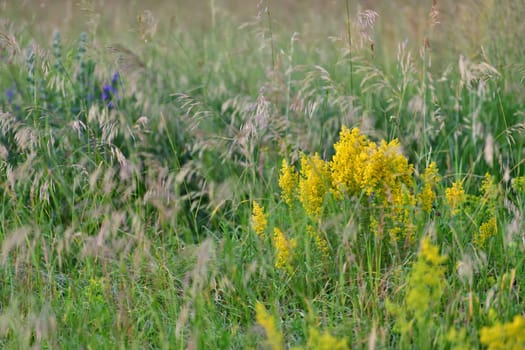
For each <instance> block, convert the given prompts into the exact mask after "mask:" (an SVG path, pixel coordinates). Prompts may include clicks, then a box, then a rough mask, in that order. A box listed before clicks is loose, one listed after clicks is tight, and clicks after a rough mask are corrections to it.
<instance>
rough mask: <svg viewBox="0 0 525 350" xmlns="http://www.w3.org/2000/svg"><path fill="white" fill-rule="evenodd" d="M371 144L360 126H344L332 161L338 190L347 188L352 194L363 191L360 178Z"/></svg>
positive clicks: (331, 166) (331, 164) (332, 169)
mask: <svg viewBox="0 0 525 350" xmlns="http://www.w3.org/2000/svg"><path fill="white" fill-rule="evenodd" d="M369 144H370V141H368V140H367V138H366V136H364V135H362V134H361V132H360V131H359V129H358V128H353V129H352V130H351V131H350V130H349V129H348V128H347V127H346V126H343V127H342V129H341V132H340V134H339V141H338V142H337V143H335V144H334V149H335V154H334V156H333V157H332V161H331V162H330V169H331V172H332V179H333V182H334V185H335V186H336V188H337V189H338V190H345V191H348V192H349V193H350V194H359V193H360V192H361V185H360V181H359V179H361V178H362V173H363V170H364V167H365V163H366V160H367V158H368V156H367V154H366V153H365V152H364V151H365V149H366V148H367V146H368V145H369ZM372 145H373V143H372Z"/></svg>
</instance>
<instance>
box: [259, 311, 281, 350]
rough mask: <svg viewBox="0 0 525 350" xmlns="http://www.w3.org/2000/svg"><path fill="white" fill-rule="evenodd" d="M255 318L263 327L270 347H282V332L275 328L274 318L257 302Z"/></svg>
mask: <svg viewBox="0 0 525 350" xmlns="http://www.w3.org/2000/svg"><path fill="white" fill-rule="evenodd" d="M255 320H256V321H257V323H258V324H260V325H261V326H262V327H263V328H264V331H265V332H266V338H267V339H268V340H267V342H268V345H269V346H270V349H272V350H280V349H283V348H284V347H283V344H284V343H283V334H282V333H281V332H280V331H279V330H278V329H277V326H276V324H275V318H274V317H273V316H272V315H271V314H270V313H269V312H268V310H266V308H265V307H264V305H263V304H261V303H259V302H258V303H257V304H256V305H255Z"/></svg>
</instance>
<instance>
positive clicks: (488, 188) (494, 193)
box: [481, 173, 499, 211]
mask: <svg viewBox="0 0 525 350" xmlns="http://www.w3.org/2000/svg"><path fill="white" fill-rule="evenodd" d="M481 192H482V193H483V197H482V204H483V206H485V207H487V210H490V211H493V210H495V209H496V206H497V201H498V197H499V188H498V185H497V184H496V183H495V182H494V180H493V179H492V176H491V175H490V174H489V173H486V174H485V177H484V179H483V181H482V182H481Z"/></svg>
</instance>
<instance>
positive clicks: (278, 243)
mask: <svg viewBox="0 0 525 350" xmlns="http://www.w3.org/2000/svg"><path fill="white" fill-rule="evenodd" d="M273 233H274V237H273V245H274V248H275V251H276V252H277V257H276V260H275V267H276V268H278V269H287V268H289V267H290V262H291V260H292V258H293V250H294V249H295V247H296V246H297V243H296V241H295V239H287V238H286V237H285V235H284V233H283V232H282V231H281V230H279V229H278V228H277V227H275V228H274V229H273Z"/></svg>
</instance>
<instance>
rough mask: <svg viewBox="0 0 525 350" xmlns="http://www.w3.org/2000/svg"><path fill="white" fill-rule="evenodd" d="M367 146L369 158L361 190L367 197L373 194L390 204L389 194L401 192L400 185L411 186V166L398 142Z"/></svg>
mask: <svg viewBox="0 0 525 350" xmlns="http://www.w3.org/2000/svg"><path fill="white" fill-rule="evenodd" d="M373 145H374V146H372V145H369V147H368V152H369V158H368V159H367V161H366V164H365V167H364V170H363V177H362V179H361V188H362V189H363V190H366V193H367V194H368V195H371V194H372V193H374V194H375V195H376V196H378V197H379V198H381V199H383V200H384V201H385V204H387V203H392V198H391V194H392V193H399V192H401V188H402V184H405V185H407V186H409V187H411V186H412V173H413V170H414V169H413V166H412V164H409V163H408V159H406V158H405V156H403V155H402V154H401V152H400V146H399V141H398V140H397V139H394V140H392V141H391V142H389V143H386V141H384V140H382V141H381V143H380V144H379V146H375V144H373Z"/></svg>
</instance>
